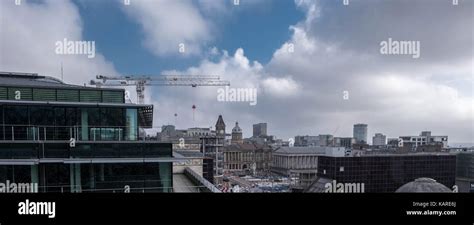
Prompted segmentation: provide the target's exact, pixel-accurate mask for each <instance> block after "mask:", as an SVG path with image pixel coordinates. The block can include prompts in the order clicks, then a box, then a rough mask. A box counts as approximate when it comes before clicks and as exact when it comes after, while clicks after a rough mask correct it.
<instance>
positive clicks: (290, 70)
mask: <svg viewBox="0 0 474 225" xmlns="http://www.w3.org/2000/svg"><path fill="white" fill-rule="evenodd" d="M14 2H15V1H14V0H1V1H0V21H2V23H0V24H1V27H0V29H1V32H0V70H2V71H19V72H33V73H39V74H42V75H49V76H54V77H57V78H60V77H61V75H60V74H61V72H60V71H61V66H60V65H61V64H63V65H64V81H65V82H67V83H72V84H80V85H82V84H85V83H88V82H89V81H90V80H91V79H94V78H95V76H96V75H97V74H104V75H130V74H132V75H133V74H137V75H146V74H156V75H159V74H163V73H169V72H173V73H174V72H176V73H179V74H212V75H219V76H221V78H222V79H224V80H228V81H230V82H231V85H232V86H231V87H232V88H248V89H257V90H258V95H257V98H258V103H257V104H256V105H253V106H252V105H249V104H248V103H247V102H227V101H224V102H222V101H219V100H218V98H216V96H218V90H217V88H215V87H198V88H189V87H181V88H176V87H149V88H147V90H146V93H145V95H146V103H148V104H153V105H154V110H155V111H154V116H155V117H154V126H155V127H161V125H163V124H175V125H176V126H177V127H178V128H188V127H192V126H199V127H209V126H213V125H214V124H215V121H216V119H217V117H218V116H219V115H220V114H221V115H223V117H224V120H225V121H226V123H227V125H228V127H229V128H228V130H230V129H231V128H232V127H233V124H234V123H235V122H236V121H238V122H239V125H240V127H241V128H242V129H243V135H244V137H248V136H251V135H252V124H254V123H260V122H267V123H268V130H269V131H268V132H269V133H270V134H273V135H276V136H277V137H278V138H282V139H287V138H290V137H294V136H295V135H318V134H328V133H331V132H333V133H331V134H333V135H335V136H351V135H352V126H353V124H356V123H366V124H368V125H369V142H370V138H371V137H372V135H373V134H374V133H383V134H385V135H387V137H398V136H400V135H417V134H419V132H420V131H422V130H431V131H432V133H433V135H448V136H449V141H450V142H472V140H474V72H473V69H474V68H473V65H474V64H473V62H474V61H473V60H474V57H473V52H474V49H473V48H474V43H473V40H474V38H473V32H472V28H473V27H474V25H473V18H472V16H473V15H472V12H473V7H474V1H467V0H465V1H459V4H458V5H453V4H452V2H451V1H449V0H383V1H381V0H350V4H349V5H343V4H342V2H343V1H342V0H340V1H338V0H240V2H241V5H240V6H234V5H232V0H131V5H129V6H124V4H123V0H23V1H22V4H21V5H15V4H14ZM427 2H429V4H427ZM433 15H436V16H433ZM4 21H5V22H4ZM64 38H67V39H69V40H76V41H94V42H95V45H96V57H94V58H88V57H87V56H85V55H82V54H73V55H62V54H57V53H56V52H55V43H56V42H57V41H62V40H63V39H64ZM389 38H391V39H393V40H398V41H405V40H406V41H414V42H417V43H420V53H421V55H420V57H419V58H417V59H414V58H412V57H411V56H410V55H407V54H401V55H387V54H383V53H381V52H380V44H381V43H382V42H383V41H386V40H387V39H389ZM179 43H186V49H187V51H186V54H180V53H178V51H177V49H178V47H177V46H178V44H179ZM291 45H292V46H293V47H294V48H292V49H294V51H290V48H289V47H290V46H291ZM213 47H216V49H217V50H218V52H217V54H210V52H211V51H210V49H212V48H213ZM224 51H225V52H226V53H225V52H224ZM254 61H258V63H254ZM128 90H129V91H130V92H131V94H132V98H133V97H134V96H133V93H134V92H135V90H134V88H133V87H129V88H128ZM344 93H348V96H349V97H348V98H345V97H344V95H345V94H344ZM132 100H133V99H132ZM192 105H196V106H197V109H196V110H195V116H193V112H192V108H191V107H192ZM175 113H177V114H179V119H177V120H176V118H175V117H174V115H175Z"/></svg>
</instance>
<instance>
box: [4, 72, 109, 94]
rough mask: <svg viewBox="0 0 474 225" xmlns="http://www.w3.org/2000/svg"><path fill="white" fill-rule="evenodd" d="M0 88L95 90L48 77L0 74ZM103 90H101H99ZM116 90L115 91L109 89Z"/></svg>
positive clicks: (26, 74)
mask: <svg viewBox="0 0 474 225" xmlns="http://www.w3.org/2000/svg"><path fill="white" fill-rule="evenodd" d="M0 86H11V87H41V88H62V89H87V90H91V89H97V88H95V87H86V86H81V85H72V84H66V83H64V82H63V81H61V80H59V79H57V78H54V77H50V76H41V75H38V74H37V73H17V72H0ZM101 89H103V88H101ZM110 90H117V89H110Z"/></svg>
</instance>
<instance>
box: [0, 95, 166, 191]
mask: <svg viewBox="0 0 474 225" xmlns="http://www.w3.org/2000/svg"><path fill="white" fill-rule="evenodd" d="M10 89H11V88H8V91H10ZM13 89H14V88H13ZM13 89H12V90H13ZM32 90H33V92H32V93H30V92H28V90H27V89H25V90H22V91H23V92H22V94H23V97H25V98H28V99H33V100H34V99H35V98H42V99H43V100H44V99H46V98H51V99H53V97H54V99H59V98H61V99H69V100H70V101H76V100H78V101H82V102H91V101H92V102H100V101H103V100H104V99H109V100H110V101H112V102H113V101H116V102H120V101H119V100H120V96H119V95H117V94H116V93H115V92H110V93H108V92H107V93H105V92H101V91H93V90H87V91H77V90H56V91H55V92H54V93H53V92H51V91H47V90H36V89H34V88H33V89H32ZM12 93H13V92H12ZM12 93H10V92H5V96H7V97H8V96H10V95H11V94H12ZM28 93H30V94H28ZM117 93H121V92H117ZM54 94H56V95H57V96H55V95H54ZM22 100H26V99H24V98H23V99H22ZM52 101H53V100H52ZM144 111H148V112H149V114H150V115H151V113H152V107H151V106H148V107H147V108H146V110H145V109H141V108H140V107H139V106H132V105H123V104H100V105H99V104H90V103H89V104H63V103H60V102H48V103H44V104H43V103H34V104H33V103H31V104H30V103H28V104H25V103H21V102H19V103H16V102H11V101H2V99H0V182H1V183H5V182H6V181H7V180H8V181H10V182H17V183H20V182H21V183H30V182H31V183H37V184H38V189H39V192H171V191H172V184H173V182H172V160H171V158H172V146H171V144H167V143H157V142H151V141H146V142H145V141H138V140H139V129H140V128H141V126H145V125H143V124H151V122H143V121H151V120H149V118H145V119H143V118H141V117H143V116H148V117H149V116H150V115H145V114H143V112H144ZM146 126H151V125H146ZM71 138H74V140H75V142H74V144H71ZM17 162H18V163H17Z"/></svg>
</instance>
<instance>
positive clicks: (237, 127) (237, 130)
mask: <svg viewBox="0 0 474 225" xmlns="http://www.w3.org/2000/svg"><path fill="white" fill-rule="evenodd" d="M232 133H242V129H240V127H239V122H235V127H234V128H232Z"/></svg>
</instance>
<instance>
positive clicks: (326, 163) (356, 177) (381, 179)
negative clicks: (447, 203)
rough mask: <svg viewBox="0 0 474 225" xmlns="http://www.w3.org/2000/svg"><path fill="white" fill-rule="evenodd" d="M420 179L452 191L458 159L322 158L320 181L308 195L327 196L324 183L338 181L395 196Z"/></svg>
mask: <svg viewBox="0 0 474 225" xmlns="http://www.w3.org/2000/svg"><path fill="white" fill-rule="evenodd" d="M418 178H431V179H434V180H436V181H437V182H439V183H441V184H443V185H445V186H446V187H449V188H452V187H453V186H454V184H455V179H456V156H455V155H453V154H448V153H436V154H434V153H411V154H374V155H360V156H351V157H331V156H320V157H318V168H317V178H316V179H315V180H314V181H313V183H312V184H311V185H310V187H309V188H308V189H306V191H307V192H324V183H325V182H328V183H331V182H334V181H336V182H337V183H343V184H346V183H347V184H364V186H365V192H375V193H382V192H388V193H393V192H395V191H396V190H397V189H398V188H400V187H401V186H403V185H404V184H406V183H409V182H412V181H414V180H416V179H418ZM320 179H321V180H323V181H324V182H321V181H320Z"/></svg>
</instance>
